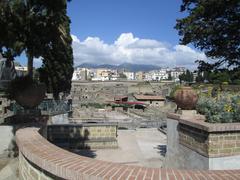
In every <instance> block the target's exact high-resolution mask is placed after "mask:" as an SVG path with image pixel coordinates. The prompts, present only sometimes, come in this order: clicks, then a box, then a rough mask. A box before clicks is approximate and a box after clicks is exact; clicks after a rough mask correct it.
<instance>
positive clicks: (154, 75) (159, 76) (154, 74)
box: [149, 69, 168, 81]
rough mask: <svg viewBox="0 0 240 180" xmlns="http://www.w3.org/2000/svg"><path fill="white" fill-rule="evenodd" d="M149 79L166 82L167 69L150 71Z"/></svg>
mask: <svg viewBox="0 0 240 180" xmlns="http://www.w3.org/2000/svg"><path fill="white" fill-rule="evenodd" d="M149 74H150V77H149V78H150V79H151V80H152V81H161V80H167V79H168V69H159V70H154V71H150V72H149Z"/></svg>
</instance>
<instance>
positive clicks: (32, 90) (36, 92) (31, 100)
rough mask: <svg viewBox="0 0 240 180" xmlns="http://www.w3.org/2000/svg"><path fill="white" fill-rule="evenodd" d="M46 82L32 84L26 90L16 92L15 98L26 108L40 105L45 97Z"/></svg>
mask: <svg viewBox="0 0 240 180" xmlns="http://www.w3.org/2000/svg"><path fill="white" fill-rule="evenodd" d="M45 92H46V87H45V85H44V84H39V85H31V86H30V87H28V88H27V89H26V90H24V91H22V92H18V93H16V94H15V100H16V102H17V103H18V104H20V105H21V106H23V107H24V108H27V109H31V108H34V107H36V106H38V105H39V104H40V103H41V102H42V100H43V99H44V97H45Z"/></svg>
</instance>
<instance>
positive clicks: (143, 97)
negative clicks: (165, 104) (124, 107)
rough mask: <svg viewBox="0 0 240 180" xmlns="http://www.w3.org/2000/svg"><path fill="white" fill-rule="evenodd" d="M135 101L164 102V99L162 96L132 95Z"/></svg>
mask: <svg viewBox="0 0 240 180" xmlns="http://www.w3.org/2000/svg"><path fill="white" fill-rule="evenodd" d="M133 96H134V97H135V98H136V99H137V100H145V101H147V100H156V101H157V100H159V101H164V100H165V98H164V97H162V96H155V95H133Z"/></svg>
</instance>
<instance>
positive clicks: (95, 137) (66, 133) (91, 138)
mask: <svg viewBox="0 0 240 180" xmlns="http://www.w3.org/2000/svg"><path fill="white" fill-rule="evenodd" d="M47 139H48V140H49V141H50V142H52V143H53V144H56V145H58V146H60V147H64V148H69V149H83V148H84V149H98V148H117V146H118V145H117V125H116V124H113V123H112V124H111V123H92V124H91V123H83V124H65V125H64V124H62V125H49V126H48V127H47Z"/></svg>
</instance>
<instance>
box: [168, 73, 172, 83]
mask: <svg viewBox="0 0 240 180" xmlns="http://www.w3.org/2000/svg"><path fill="white" fill-rule="evenodd" d="M168 80H170V81H171V80H172V75H171V73H168Z"/></svg>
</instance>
